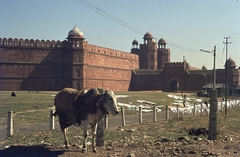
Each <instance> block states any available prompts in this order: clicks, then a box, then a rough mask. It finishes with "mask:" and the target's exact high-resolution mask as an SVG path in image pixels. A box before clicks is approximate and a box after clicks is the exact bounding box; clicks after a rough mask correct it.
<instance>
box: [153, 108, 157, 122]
mask: <svg viewBox="0 0 240 157" xmlns="http://www.w3.org/2000/svg"><path fill="white" fill-rule="evenodd" d="M156 121H157V114H156V106H153V122H156Z"/></svg>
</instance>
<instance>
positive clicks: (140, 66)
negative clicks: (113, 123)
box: [0, 26, 240, 94]
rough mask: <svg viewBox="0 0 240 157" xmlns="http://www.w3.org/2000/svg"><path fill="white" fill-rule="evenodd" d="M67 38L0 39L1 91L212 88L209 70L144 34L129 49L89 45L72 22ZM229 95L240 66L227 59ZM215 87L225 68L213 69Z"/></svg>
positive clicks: (235, 87) (221, 83)
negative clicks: (173, 53) (176, 57)
mask: <svg viewBox="0 0 240 157" xmlns="http://www.w3.org/2000/svg"><path fill="white" fill-rule="evenodd" d="M66 39H67V40H64V41H59V40H58V41H50V40H46V41H45V40H41V41H40V40H33V39H31V40H29V39H25V40H24V39H16V38H14V39H12V38H8V39H7V38H0V90H5V91H6V90H31V91H33V90H35V91H40V90H61V89H62V88H64V87H72V88H76V89H81V88H87V89H89V88H92V87H103V88H108V89H112V90H114V91H129V90H134V91H136V90H162V91H178V90H181V91H198V90H201V89H202V88H211V84H212V82H213V80H212V78H213V77H212V70H207V69H206V68H205V67H204V66H203V67H202V68H194V67H191V66H190V65H189V63H188V62H187V61H185V60H184V61H182V62H171V61H170V49H167V47H166V46H167V42H166V41H165V40H164V39H163V38H161V39H160V40H159V41H158V42H157V43H156V41H155V40H154V39H153V37H152V35H151V34H150V33H149V32H147V33H146V34H145V35H144V37H143V43H142V44H139V43H138V41H137V40H133V42H132V49H131V52H123V51H118V50H114V49H111V48H105V47H100V46H95V45H91V44H89V43H88V41H85V38H84V37H83V33H82V31H81V30H79V29H78V28H77V27H76V26H75V27H74V28H73V29H72V30H70V31H69V33H68V36H67V38H66ZM226 63H227V68H228V86H229V93H237V94H239V93H240V91H239V90H238V88H240V67H238V68H237V66H236V64H235V61H234V60H233V59H231V58H229V59H228V60H227V62H226ZM216 74H217V80H216V83H217V86H216V87H217V89H218V93H219V94H221V93H222V90H223V89H224V88H225V87H224V83H225V69H217V70H216Z"/></svg>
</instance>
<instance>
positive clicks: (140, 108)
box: [139, 106, 142, 124]
mask: <svg viewBox="0 0 240 157" xmlns="http://www.w3.org/2000/svg"><path fill="white" fill-rule="evenodd" d="M141 123H142V107H141V106H140V107H139V124H141Z"/></svg>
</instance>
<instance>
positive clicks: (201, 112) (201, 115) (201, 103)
mask: <svg viewBox="0 0 240 157" xmlns="http://www.w3.org/2000/svg"><path fill="white" fill-rule="evenodd" d="M200 115H201V116H202V102H201V111H200Z"/></svg>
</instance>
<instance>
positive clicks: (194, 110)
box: [193, 103, 196, 116]
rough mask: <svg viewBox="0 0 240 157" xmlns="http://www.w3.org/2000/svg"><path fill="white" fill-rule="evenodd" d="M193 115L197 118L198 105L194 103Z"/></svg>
mask: <svg viewBox="0 0 240 157" xmlns="http://www.w3.org/2000/svg"><path fill="white" fill-rule="evenodd" d="M193 112H194V113H193V115H194V116H196V103H193Z"/></svg>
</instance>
